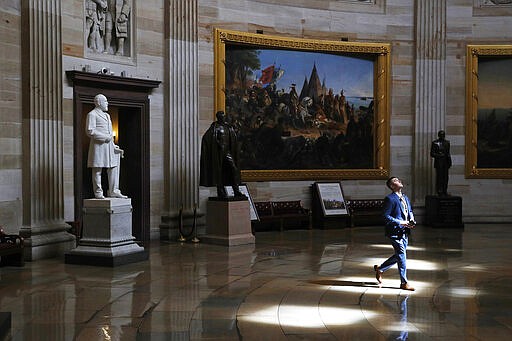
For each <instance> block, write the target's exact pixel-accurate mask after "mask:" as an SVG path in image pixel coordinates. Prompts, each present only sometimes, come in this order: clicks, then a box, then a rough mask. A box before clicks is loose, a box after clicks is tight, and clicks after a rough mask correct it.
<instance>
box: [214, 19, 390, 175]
mask: <svg viewBox="0 0 512 341" xmlns="http://www.w3.org/2000/svg"><path fill="white" fill-rule="evenodd" d="M390 53H391V52H390V45H389V44H387V43H355V42H345V41H328V40H311V39H299V38H286V37H279V36H270V35H265V34H252V33H244V32H236V31H229V30H222V29H216V30H215V109H216V110H223V111H225V112H226V117H227V118H228V120H229V121H230V122H231V124H232V125H233V127H234V128H235V130H236V131H237V133H238V137H239V139H238V140H239V141H238V142H239V148H240V158H239V161H238V163H239V166H240V168H241V171H242V179H243V180H244V181H270V180H323V179H336V180H340V179H382V178H386V177H387V176H388V174H389V106H390V98H389V97H390V96H389V84H390Z"/></svg>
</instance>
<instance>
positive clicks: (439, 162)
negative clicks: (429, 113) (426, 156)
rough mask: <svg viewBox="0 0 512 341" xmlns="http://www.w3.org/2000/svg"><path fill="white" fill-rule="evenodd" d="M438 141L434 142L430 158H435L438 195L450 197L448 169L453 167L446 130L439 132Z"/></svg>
mask: <svg viewBox="0 0 512 341" xmlns="http://www.w3.org/2000/svg"><path fill="white" fill-rule="evenodd" d="M437 137H438V139H437V140H434V141H432V145H431V147H430V156H431V157H433V158H434V168H435V170H436V191H437V194H438V195H443V196H444V195H448V192H447V190H448V169H449V168H450V167H451V166H452V157H451V155H450V141H448V140H446V139H445V132H444V130H439V132H438V133H437Z"/></svg>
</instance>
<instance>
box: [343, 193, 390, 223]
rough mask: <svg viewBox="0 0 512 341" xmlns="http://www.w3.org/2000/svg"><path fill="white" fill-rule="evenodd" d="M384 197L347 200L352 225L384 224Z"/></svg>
mask: <svg viewBox="0 0 512 341" xmlns="http://www.w3.org/2000/svg"><path fill="white" fill-rule="evenodd" d="M383 207H384V199H357V200H347V208H348V211H349V213H350V226H351V227H354V226H373V225H382V224H383V219H382V209H383Z"/></svg>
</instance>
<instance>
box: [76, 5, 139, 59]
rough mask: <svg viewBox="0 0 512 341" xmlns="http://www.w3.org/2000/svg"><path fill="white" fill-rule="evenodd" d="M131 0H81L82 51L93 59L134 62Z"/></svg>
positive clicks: (133, 21) (133, 15)
mask: <svg viewBox="0 0 512 341" xmlns="http://www.w3.org/2000/svg"><path fill="white" fill-rule="evenodd" d="M133 6H134V3H133V0H84V50H85V51H84V55H85V56H86V57H89V58H92V59H100V60H108V61H118V62H122V63H123V62H124V63H131V62H133V55H134V51H133V49H134V46H135V44H134V38H135V34H134V32H135V31H134V29H135V27H134V26H135V20H134V19H135V9H134V8H133Z"/></svg>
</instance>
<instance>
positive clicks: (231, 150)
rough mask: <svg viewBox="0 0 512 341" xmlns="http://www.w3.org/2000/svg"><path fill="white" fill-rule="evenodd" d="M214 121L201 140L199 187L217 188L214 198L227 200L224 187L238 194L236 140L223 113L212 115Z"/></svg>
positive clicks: (238, 175)
mask: <svg viewBox="0 0 512 341" xmlns="http://www.w3.org/2000/svg"><path fill="white" fill-rule="evenodd" d="M215 116H216V118H217V121H215V122H213V123H212V124H211V125H210V128H208V130H207V131H206V132H205V133H204V135H203V138H202V140H201V164H200V179H199V184H200V185H201V186H206V187H210V186H217V196H218V197H219V198H226V197H227V193H226V189H225V187H224V186H232V187H233V193H234V195H235V196H237V197H238V196H239V197H241V196H244V195H243V193H242V192H240V189H239V187H238V186H239V185H240V169H239V168H238V166H237V162H238V141H237V136H236V132H235V130H234V129H233V127H232V126H231V125H230V124H229V123H227V122H226V115H225V114H224V112H223V111H218V112H217V113H216V114H215Z"/></svg>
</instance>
